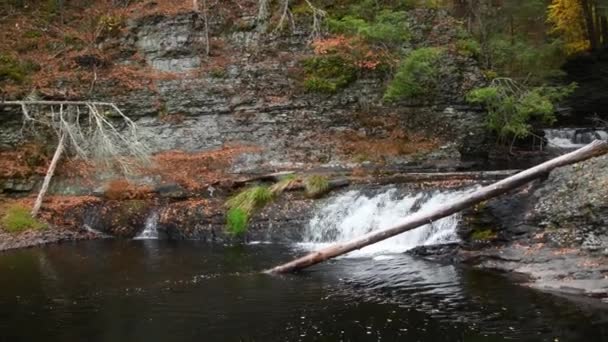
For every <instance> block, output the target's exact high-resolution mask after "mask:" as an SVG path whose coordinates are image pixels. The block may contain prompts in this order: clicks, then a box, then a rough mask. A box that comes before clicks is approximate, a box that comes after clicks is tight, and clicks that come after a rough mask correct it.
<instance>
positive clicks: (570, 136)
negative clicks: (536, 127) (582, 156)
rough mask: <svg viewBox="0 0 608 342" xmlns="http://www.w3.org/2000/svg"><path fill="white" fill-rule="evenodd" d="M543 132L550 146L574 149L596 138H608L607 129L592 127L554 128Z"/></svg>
mask: <svg viewBox="0 0 608 342" xmlns="http://www.w3.org/2000/svg"><path fill="white" fill-rule="evenodd" d="M544 132H545V138H546V139H547V143H548V144H549V147H550V148H560V149H574V148H579V147H582V146H584V145H586V144H589V143H590V142H592V141H593V140H596V139H598V140H608V131H606V130H599V129H593V128H556V129H545V130H544Z"/></svg>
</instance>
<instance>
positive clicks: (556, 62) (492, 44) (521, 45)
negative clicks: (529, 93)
mask: <svg viewBox="0 0 608 342" xmlns="http://www.w3.org/2000/svg"><path fill="white" fill-rule="evenodd" d="M482 53H483V54H484V55H485V59H486V60H487V61H488V62H489V65H486V67H487V68H491V69H493V70H496V71H497V72H498V73H499V74H500V75H508V76H509V77H525V78H527V79H528V80H529V81H531V82H535V83H537V84H538V83H542V81H544V80H545V79H547V78H550V77H555V76H561V75H563V71H561V69H560V68H561V65H562V63H563V62H564V60H565V55H564V53H563V49H562V43H561V42H560V41H558V40H555V41H552V42H550V43H544V44H540V45H539V44H534V43H531V42H528V41H527V40H525V39H523V38H520V37H515V38H513V37H510V36H508V35H495V36H493V37H491V38H490V39H489V41H488V42H487V44H485V47H484V49H483V51H482Z"/></svg>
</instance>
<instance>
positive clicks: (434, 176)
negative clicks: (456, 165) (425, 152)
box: [378, 170, 521, 184]
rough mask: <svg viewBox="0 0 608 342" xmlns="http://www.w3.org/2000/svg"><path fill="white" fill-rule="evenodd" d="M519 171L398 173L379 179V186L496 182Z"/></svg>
mask: <svg viewBox="0 0 608 342" xmlns="http://www.w3.org/2000/svg"><path fill="white" fill-rule="evenodd" d="M520 171H521V170H498V171H464V172H410V173H398V174H394V175H390V176H386V177H382V178H380V179H379V181H378V183H380V184H395V183H418V182H441V181H450V180H463V181H466V180H472V181H498V180H501V179H504V178H507V177H509V176H513V175H514V174H516V173H518V172H520Z"/></svg>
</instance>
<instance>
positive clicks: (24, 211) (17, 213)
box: [0, 204, 46, 233]
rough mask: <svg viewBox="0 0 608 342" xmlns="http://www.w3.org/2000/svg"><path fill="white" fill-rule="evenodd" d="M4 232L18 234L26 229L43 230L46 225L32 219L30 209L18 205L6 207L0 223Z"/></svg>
mask: <svg viewBox="0 0 608 342" xmlns="http://www.w3.org/2000/svg"><path fill="white" fill-rule="evenodd" d="M0 223H1V224H2V227H3V228H4V230H6V231H7V232H9V233H19V232H22V231H24V230H27V229H43V228H46V224H44V223H43V222H41V221H40V220H38V219H36V218H35V217H32V214H31V213H30V209H29V208H26V207H24V206H22V205H19V204H14V205H11V206H9V207H7V208H6V209H5V211H4V215H3V216H2V220H1V221H0Z"/></svg>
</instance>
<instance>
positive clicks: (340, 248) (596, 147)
mask: <svg viewBox="0 0 608 342" xmlns="http://www.w3.org/2000/svg"><path fill="white" fill-rule="evenodd" d="M607 152H608V142H606V141H599V140H596V141H594V142H592V143H591V144H589V145H587V146H584V147H582V148H580V149H578V150H576V151H574V152H571V153H568V154H565V155H563V156H560V157H557V158H555V159H552V160H549V161H547V162H545V163H542V164H540V165H538V166H535V167H533V168H531V169H528V170H525V171H522V172H520V173H518V174H516V175H513V176H511V177H508V178H505V179H503V180H501V181H499V182H497V183H494V184H492V185H489V186H486V187H483V188H481V189H479V190H477V191H475V192H473V193H472V194H469V195H467V196H464V197H463V198H461V199H459V200H456V201H454V202H452V203H446V204H444V205H442V206H440V207H439V208H437V209H435V210H433V211H430V212H428V211H427V212H417V213H415V214H412V215H410V216H408V217H407V218H406V219H405V220H404V221H403V222H402V223H401V224H398V225H396V226H393V227H391V228H387V229H382V230H378V231H373V232H370V233H367V234H365V235H363V236H361V237H359V238H356V239H353V240H351V241H347V242H343V243H337V244H334V245H332V246H329V247H326V248H323V249H321V250H319V251H316V252H312V253H309V254H307V255H305V256H303V257H301V258H298V259H295V260H293V261H291V262H289V263H286V264H283V265H279V266H276V267H274V268H272V269H269V270H266V271H265V273H288V272H294V271H298V270H301V269H304V268H307V267H309V266H312V265H315V264H318V263H320V262H323V261H326V260H328V259H332V258H335V257H337V256H340V255H343V254H346V253H348V252H352V251H354V250H357V249H361V248H363V247H365V246H369V245H371V244H374V243H376V242H379V241H382V240H385V239H388V238H390V237H393V236H395V235H398V234H401V233H403V232H406V231H409V230H412V229H414V228H417V227H420V226H422V225H425V224H427V223H432V222H433V221H436V220H438V219H441V218H443V217H446V216H450V215H452V214H455V213H457V212H459V211H461V210H463V209H466V208H468V207H471V206H473V205H475V204H478V203H480V202H483V201H485V200H488V199H490V198H493V197H496V196H498V195H501V194H504V193H506V192H508V191H510V190H512V189H514V188H517V187H519V186H522V185H524V184H526V183H528V182H530V181H532V180H534V179H536V178H539V177H542V176H543V175H546V174H547V173H549V172H550V171H552V170H553V169H555V168H558V167H561V166H564V165H569V164H574V163H577V162H580V161H583V160H587V159H589V158H592V157H595V156H598V155H602V154H605V153H607Z"/></svg>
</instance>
